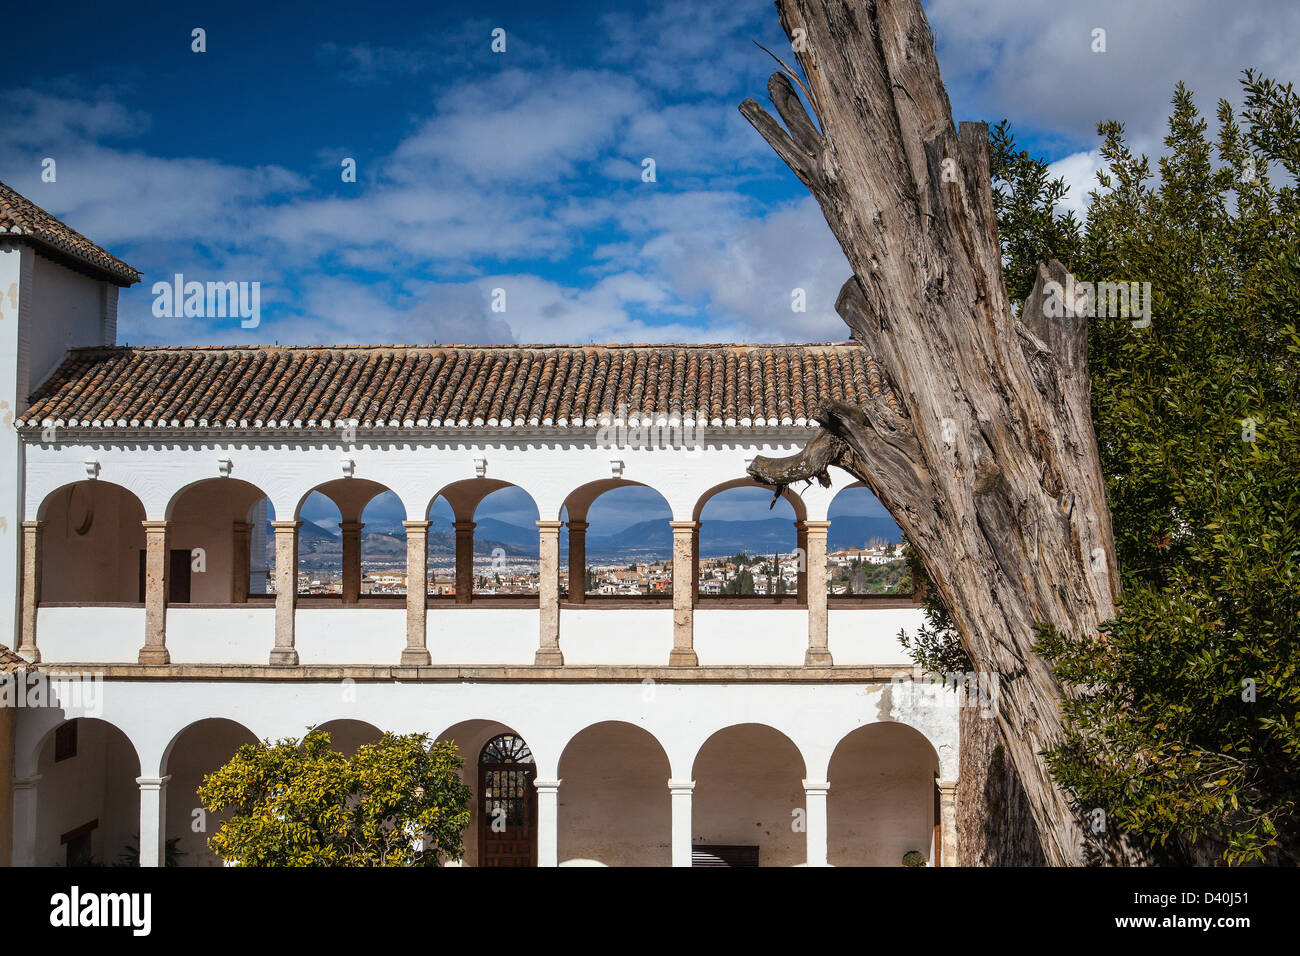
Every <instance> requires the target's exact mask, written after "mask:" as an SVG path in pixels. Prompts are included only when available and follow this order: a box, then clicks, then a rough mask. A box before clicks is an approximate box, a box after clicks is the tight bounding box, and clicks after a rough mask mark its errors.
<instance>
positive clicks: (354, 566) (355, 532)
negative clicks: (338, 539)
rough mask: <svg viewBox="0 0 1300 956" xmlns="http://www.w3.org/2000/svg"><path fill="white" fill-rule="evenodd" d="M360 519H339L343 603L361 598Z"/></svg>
mask: <svg viewBox="0 0 1300 956" xmlns="http://www.w3.org/2000/svg"><path fill="white" fill-rule="evenodd" d="M364 527H365V525H364V524H362V523H361V522H360V521H340V522H339V530H340V531H342V532H343V603H344V604H356V603H357V601H358V600H359V599H360V598H361V529H362V528H364Z"/></svg>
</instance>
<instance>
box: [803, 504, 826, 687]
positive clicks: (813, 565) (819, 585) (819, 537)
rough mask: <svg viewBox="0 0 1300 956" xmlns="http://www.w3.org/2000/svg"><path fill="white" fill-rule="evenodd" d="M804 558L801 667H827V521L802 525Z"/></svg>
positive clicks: (809, 522)
mask: <svg viewBox="0 0 1300 956" xmlns="http://www.w3.org/2000/svg"><path fill="white" fill-rule="evenodd" d="M804 525H805V528H806V530H805V531H804V542H805V548H804V557H805V558H806V559H807V567H808V572H807V574H806V575H805V577H806V580H807V584H806V590H807V592H808V593H807V597H806V598H805V600H806V602H807V604H808V653H807V654H805V655H804V661H803V662H804V664H805V665H807V666H808V667H830V666H831V664H832V663H834V662H833V661H832V660H831V652H830V646H829V644H828V643H827V617H826V531H827V529H828V528H829V527H830V526H831V523H830V522H829V521H805V522H804Z"/></svg>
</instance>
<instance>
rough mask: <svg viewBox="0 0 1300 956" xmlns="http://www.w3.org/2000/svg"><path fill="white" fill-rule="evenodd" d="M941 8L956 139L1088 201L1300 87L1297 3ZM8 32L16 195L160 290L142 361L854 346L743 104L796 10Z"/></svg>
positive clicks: (159, 16)
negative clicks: (441, 349) (1222, 118)
mask: <svg viewBox="0 0 1300 956" xmlns="http://www.w3.org/2000/svg"><path fill="white" fill-rule="evenodd" d="M1134 8H1136V9H1134ZM927 10H928V12H929V14H930V17H931V21H932V25H933V27H934V30H935V34H936V37H937V39H938V45H939V59H940V65H941V67H942V69H943V72H944V77H945V80H946V82H947V84H948V88H949V92H950V96H951V99H952V102H953V107H954V113H955V115H956V117H957V118H958V119H972V118H978V119H987V120H990V121H996V120H998V119H1001V118H1002V117H1004V116H1005V117H1009V118H1010V119H1011V120H1012V121H1013V123H1014V124H1015V126H1016V128H1017V130H1018V131H1019V133H1020V136H1021V139H1022V141H1023V142H1024V143H1025V145H1027V146H1029V147H1030V148H1031V149H1033V150H1034V151H1036V152H1039V153H1041V154H1042V155H1044V156H1046V157H1047V158H1049V159H1050V160H1052V161H1054V162H1055V163H1057V169H1058V172H1060V173H1061V174H1063V175H1066V176H1067V178H1068V179H1069V180H1070V181H1071V182H1072V183H1076V184H1078V187H1079V188H1078V189H1076V191H1075V195H1074V196H1073V197H1072V199H1071V200H1070V201H1071V202H1074V203H1077V202H1078V201H1079V198H1080V195H1081V193H1082V190H1083V188H1085V187H1086V185H1087V184H1088V182H1089V181H1090V177H1091V176H1092V174H1093V172H1094V171H1095V169H1096V155H1095V152H1093V149H1094V147H1095V136H1094V135H1093V134H1094V127H1095V123H1096V121H1097V120H1099V119H1102V118H1105V117H1114V118H1117V119H1121V120H1123V121H1125V122H1126V123H1127V124H1128V126H1129V129H1130V131H1131V134H1132V136H1133V138H1134V139H1135V141H1136V142H1137V143H1138V145H1139V146H1141V147H1144V148H1146V149H1148V150H1151V151H1158V149H1159V146H1160V137H1161V135H1162V132H1163V130H1162V122H1163V118H1164V117H1165V116H1166V115H1167V102H1168V98H1169V95H1170V92H1171V91H1172V88H1173V85H1174V83H1175V82H1177V81H1178V80H1179V79H1184V80H1187V81H1188V82H1189V83H1190V84H1191V85H1192V87H1193V89H1195V90H1196V91H1197V93H1198V97H1199V100H1200V102H1201V103H1202V105H1203V107H1204V108H1206V109H1210V108H1212V106H1213V102H1214V98H1215V97H1218V96H1222V95H1226V96H1230V97H1231V96H1235V95H1236V78H1237V75H1238V72H1239V70H1240V69H1241V68H1242V67H1245V66H1256V67H1259V68H1262V69H1264V70H1265V71H1266V72H1269V73H1272V74H1274V75H1278V76H1280V77H1282V78H1283V79H1292V78H1295V75H1296V73H1297V53H1296V45H1295V43H1294V38H1295V37H1296V36H1297V35H1300V5H1296V4H1294V3H1292V2H1286V3H1282V2H1276V0H1255V2H1251V0H1243V2H1236V3H1232V4H1224V3H1220V2H1217V0H1215V2H1208V0H1181V2H1174V0H1158V2H1147V3H1141V4H1132V3H1127V2H1123V3H1121V2H1118V0H1106V2H1093V0H1090V2H1075V0H1065V2H1061V3H1034V4H1031V3H1024V2H1012V0H931V2H929V3H927ZM6 20H7V26H8V30H7V33H8V35H9V36H12V37H21V38H22V41H21V42H20V43H16V44H15V45H14V46H13V48H12V49H11V50H10V51H9V53H8V54H7V55H6V56H5V57H4V58H2V59H0V116H3V118H4V120H5V130H6V136H5V138H4V142H3V143H2V144H0V179H3V180H4V181H5V182H7V183H10V184H11V185H13V186H14V187H15V188H17V189H18V190H19V191H20V192H23V193H24V194H25V195H28V196H30V197H31V198H32V199H34V200H35V201H37V202H38V203H40V204H41V205H43V206H45V207H46V208H48V209H50V210H51V211H52V212H54V213H56V214H58V215H60V216H62V217H64V218H65V219H67V221H69V222H70V223H71V224H72V225H74V226H75V227H77V228H79V229H80V230H82V231H83V232H85V233H86V234H87V235H89V236H90V237H91V238H93V239H95V240H96V241H98V242H100V243H101V244H104V245H106V246H107V247H109V248H110V249H111V250H112V251H114V252H115V253H117V254H118V255H120V256H122V257H123V258H125V259H126V260H127V261H129V262H131V263H132V264H133V265H135V266H137V267H138V268H140V269H141V270H142V271H143V272H144V273H145V281H144V282H142V283H141V284H140V285H138V286H136V287H135V288H134V289H132V290H130V291H128V292H126V293H125V294H124V295H123V296H122V300H121V318H120V324H119V338H120V339H121V340H123V341H127V342H131V343H133V344H163V343H175V344H192V343H241V342H265V343H269V342H273V341H278V342H280V343H282V344H283V343H296V344H308V343H332V342H363V343H365V342H375V343H378V342H408V343H430V342H435V341H436V342H442V343H448V342H520V343H524V342H588V341H597V342H600V341H713V342H717V341H749V342H754V341H825V340H839V339H843V338H844V335H845V330H844V326H843V324H842V322H840V320H839V319H838V318H837V317H836V316H835V315H834V313H833V310H832V302H833V299H834V296H835V293H836V292H837V291H838V288H839V286H840V284H841V283H842V282H843V280H844V278H845V277H846V276H847V273H848V268H847V265H846V264H845V262H844V260H843V257H842V255H841V253H840V251H839V249H838V247H837V246H836V245H835V243H834V240H833V239H832V238H831V236H830V233H829V231H828V230H827V228H826V226H825V224H824V222H823V221H822V219H821V216H820V213H819V211H818V210H817V208H816V206H815V204H814V203H813V202H812V201H811V199H809V197H808V196H807V194H806V193H805V191H804V190H803V187H802V186H801V185H800V184H799V183H798V182H797V180H795V178H794V177H793V176H792V175H791V174H790V173H789V172H788V171H787V170H786V169H785V168H784V166H783V165H782V164H781V163H780V162H779V161H778V160H777V159H776V158H775V157H774V156H773V155H772V154H771V152H770V150H769V149H768V147H767V146H766V144H764V143H763V142H762V141H761V140H760V138H759V137H758V135H757V134H756V133H755V132H754V131H753V130H752V129H750V127H749V126H748V124H747V123H746V122H745V121H744V120H743V119H742V118H741V116H740V115H739V113H738V112H737V110H736V107H737V105H738V104H739V102H740V101H741V100H742V99H743V98H744V97H745V96H749V95H754V96H757V97H759V98H760V100H761V99H763V98H764V97H763V91H764V86H765V82H766V78H767V76H768V74H769V73H770V71H771V69H772V64H771V61H770V60H769V59H768V57H767V56H766V54H764V53H763V52H762V51H760V50H759V49H758V48H757V47H756V46H755V45H754V43H753V42H752V41H754V40H757V41H759V42H761V43H763V44H764V45H766V46H768V47H770V48H771V49H773V50H781V49H783V48H788V44H787V43H786V42H785V39H784V36H783V34H782V33H781V31H780V28H779V26H778V24H777V19H776V15H775V11H774V10H773V9H772V6H771V4H770V3H769V2H768V0H739V2H736V0H731V2H704V0H688V2H685V3H663V4H658V3H656V4H619V5H613V4H605V3H591V4H583V3H574V4H563V5H556V4H548V5H537V4H522V3H499V4H482V3H473V4H456V3H450V4H409V5H405V4H392V5H386V4H370V5H356V4H342V3H332V2H323V3H318V4H313V5H312V6H311V7H310V8H307V7H303V6H301V5H297V4H293V5H287V6H285V7H284V8H278V7H277V6H276V5H274V4H267V3H259V4H256V5H254V4H245V3H223V4H210V3H209V4H189V3H176V2H174V0H172V2H166V3H140V4H133V5H130V6H128V7H125V8H124V7H123V5H103V4H82V3H70V4H66V5H62V6H60V7H59V12H58V15H57V16H51V11H50V8H48V7H46V6H42V5H30V4H23V5H16V4H15V5H10V8H9V9H7V10H6ZM195 27H201V28H203V29H204V30H205V31H206V46H207V50H206V52H204V53H195V52H192V50H191V45H192V40H191V31H192V29H194V28H195ZM498 27H499V28H501V29H503V30H505V37H506V50H505V52H504V53H494V52H493V51H492V49H491V43H492V31H493V30H494V29H496V28H498ZM1097 28H1101V29H1104V30H1105V31H1106V43H1107V49H1106V52H1105V53H1104V54H1096V53H1093V52H1091V49H1090V47H1091V44H1092V39H1091V38H1092V31H1093V30H1094V29H1097ZM47 157H48V158H52V159H54V160H55V161H56V171H57V180H56V181H55V182H53V183H46V182H42V181H41V179H40V171H41V161H42V160H43V159H45V158H47ZM345 157H351V158H353V159H355V160H356V163H357V173H358V175H357V182H355V183H345V182H343V181H342V179H341V176H340V172H341V166H340V164H341V162H342V160H343V159H344V158H345ZM647 158H648V159H653V160H654V162H655V173H656V181H655V182H652V183H648V182H643V181H642V169H643V167H642V163H643V160H645V159H647ZM177 272H180V273H183V274H184V275H185V276H186V278H187V279H198V280H200V281H204V280H221V281H232V280H233V281H256V282H260V283H261V293H262V316H261V324H260V325H259V326H258V327H257V328H256V329H243V328H240V327H239V323H238V321H237V320H231V319H198V318H189V319H186V318H156V317H154V315H153V314H152V311H151V305H152V302H153V293H152V292H151V286H152V283H154V282H156V281H159V280H167V279H170V277H171V276H172V275H173V274H175V273H177ZM497 288H501V289H504V290H505V292H506V298H505V305H506V308H505V311H504V312H494V311H492V310H491V308H490V302H491V295H492V290H493V289H497ZM795 288H802V289H804V290H805V292H806V295H807V303H808V305H807V311H806V312H794V311H792V309H791V305H790V304H791V294H792V291H793V290H794V289H795Z"/></svg>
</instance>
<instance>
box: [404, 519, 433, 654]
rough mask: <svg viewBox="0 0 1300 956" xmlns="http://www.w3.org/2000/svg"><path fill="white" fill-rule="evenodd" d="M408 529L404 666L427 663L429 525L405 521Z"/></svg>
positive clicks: (427, 523) (423, 522)
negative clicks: (426, 625)
mask: <svg viewBox="0 0 1300 956" xmlns="http://www.w3.org/2000/svg"><path fill="white" fill-rule="evenodd" d="M402 527H403V528H405V529H406V647H405V648H404V649H403V651H402V663H403V664H404V665H416V666H418V665H421V664H428V663H429V661H430V657H429V650H428V647H427V645H426V630H425V624H426V620H427V617H428V603H429V600H428V590H429V583H428V578H429V522H428V521H403V522H402Z"/></svg>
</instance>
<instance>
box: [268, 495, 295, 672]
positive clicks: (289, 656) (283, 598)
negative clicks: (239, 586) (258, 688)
mask: <svg viewBox="0 0 1300 956" xmlns="http://www.w3.org/2000/svg"><path fill="white" fill-rule="evenodd" d="M271 527H272V528H273V529H275V647H273V648H272V649H271V663H272V664H297V663H298V651H297V649H296V648H295V647H294V646H293V626H294V614H295V612H296V611H297V609H298V529H299V528H300V527H302V522H301V521H272V522H271Z"/></svg>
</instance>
